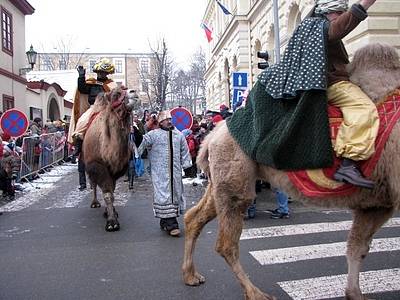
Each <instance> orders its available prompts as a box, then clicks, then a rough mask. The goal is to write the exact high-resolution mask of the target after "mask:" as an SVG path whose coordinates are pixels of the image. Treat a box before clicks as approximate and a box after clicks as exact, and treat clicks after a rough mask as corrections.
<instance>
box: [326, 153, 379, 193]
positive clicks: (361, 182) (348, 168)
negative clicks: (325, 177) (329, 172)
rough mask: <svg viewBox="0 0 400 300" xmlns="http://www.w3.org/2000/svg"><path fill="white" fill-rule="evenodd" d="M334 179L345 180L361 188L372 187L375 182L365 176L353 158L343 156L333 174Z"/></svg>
mask: <svg viewBox="0 0 400 300" xmlns="http://www.w3.org/2000/svg"><path fill="white" fill-rule="evenodd" d="M333 178H335V180H336V181H340V182H347V183H350V184H352V185H355V186H359V187H362V188H367V189H373V188H374V186H375V182H374V181H372V180H369V179H367V178H365V177H364V176H363V175H362V174H361V172H360V170H359V169H358V166H357V164H356V162H355V161H354V160H351V159H348V158H344V159H343V161H342V163H341V164H340V167H339V169H338V170H337V171H336V173H335V174H334V175H333Z"/></svg>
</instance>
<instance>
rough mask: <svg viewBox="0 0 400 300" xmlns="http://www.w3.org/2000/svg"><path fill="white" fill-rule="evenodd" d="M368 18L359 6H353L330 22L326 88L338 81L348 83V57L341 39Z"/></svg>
mask: <svg viewBox="0 0 400 300" xmlns="http://www.w3.org/2000/svg"><path fill="white" fill-rule="evenodd" d="M367 16H368V14H367V12H366V10H365V9H364V8H363V7H362V6H361V5H360V4H354V5H353V6H352V7H351V8H350V10H349V11H347V12H345V13H343V14H341V15H340V16H339V17H338V18H337V19H336V20H334V21H331V22H330V25H329V31H328V47H327V48H328V49H327V53H328V54H327V55H328V66H327V67H328V70H327V73H328V86H331V85H332V84H334V83H337V82H339V81H349V74H348V72H347V71H346V65H347V64H348V63H349V56H348V54H347V52H346V49H345V47H344V45H343V42H342V39H343V38H344V37H345V36H346V35H348V34H349V33H350V32H351V31H352V30H353V29H354V28H356V27H357V25H358V24H360V22H361V21H362V20H364V19H365V18H366V17H367Z"/></svg>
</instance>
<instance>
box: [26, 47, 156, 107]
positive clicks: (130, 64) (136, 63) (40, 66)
mask: <svg viewBox="0 0 400 300" xmlns="http://www.w3.org/2000/svg"><path fill="white" fill-rule="evenodd" d="M101 58H108V59H109V60H110V61H111V62H112V63H113V64H114V66H115V73H114V74H112V75H110V76H109V78H111V79H113V80H114V81H115V82H116V83H117V84H119V85H124V86H125V87H127V88H129V89H134V90H136V91H137V92H138V94H139V99H140V101H141V105H142V107H144V108H147V107H149V97H152V95H151V90H150V89H149V79H148V77H149V76H148V74H150V73H151V72H152V66H153V65H154V63H153V61H152V60H154V55H153V54H152V53H39V54H38V62H37V64H36V65H35V69H34V72H35V71H39V74H40V72H47V73H51V72H62V71H71V70H76V68H77V67H78V66H80V65H81V66H83V67H84V68H85V69H86V75H87V77H94V78H96V74H95V73H93V66H94V64H95V63H96V62H98V61H99V60H100V59H101ZM75 73H76V78H75V87H74V88H76V79H77V78H78V73H77V72H75ZM68 93H70V91H68ZM67 100H69V99H67Z"/></svg>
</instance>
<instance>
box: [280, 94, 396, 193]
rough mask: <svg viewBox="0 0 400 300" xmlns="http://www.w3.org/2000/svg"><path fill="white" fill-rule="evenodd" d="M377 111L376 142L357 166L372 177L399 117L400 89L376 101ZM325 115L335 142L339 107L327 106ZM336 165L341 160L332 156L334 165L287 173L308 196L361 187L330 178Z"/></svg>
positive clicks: (339, 120) (353, 191)
mask: <svg viewBox="0 0 400 300" xmlns="http://www.w3.org/2000/svg"><path fill="white" fill-rule="evenodd" d="M377 110H378V115H379V119H380V123H379V131H378V136H377V138H376V141H375V154H374V155H373V156H372V157H371V158H369V159H368V160H366V161H363V162H362V163H361V164H360V169H361V171H362V173H363V174H364V176H366V177H369V176H371V174H372V172H373V171H374V168H375V166H376V164H377V162H378V160H379V158H380V156H381V154H382V151H383V149H384V147H385V143H386V141H387V139H388V138H389V136H390V133H391V131H392V129H393V127H394V125H395V124H396V123H397V121H398V120H399V118H400V89H397V90H395V91H394V92H393V93H391V94H390V95H387V96H386V97H385V98H384V99H383V100H382V101H380V102H378V103H377ZM328 115H329V125H330V132H331V140H332V142H333V143H334V142H335V139H336V136H337V133H338V130H339V126H340V124H341V123H342V121H343V117H342V113H341V111H340V109H339V108H338V107H335V106H331V105H330V106H329V107H328ZM339 165H340V159H339V158H338V157H336V156H335V157H334V164H333V165H332V166H331V167H329V168H324V169H313V170H299V171H291V172H287V174H288V177H289V179H290V180H291V182H292V183H293V184H294V185H295V186H296V188H297V189H298V190H299V191H300V192H302V193H303V194H304V195H305V196H308V197H329V196H346V195H350V194H353V193H355V192H357V191H358V190H359V189H360V188H358V187H355V186H353V185H351V184H347V183H341V182H338V181H336V180H334V179H333V174H334V173H335V171H336V170H337V168H338V167H339Z"/></svg>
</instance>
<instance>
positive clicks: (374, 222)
mask: <svg viewBox="0 0 400 300" xmlns="http://www.w3.org/2000/svg"><path fill="white" fill-rule="evenodd" d="M392 214H393V209H390V208H371V209H359V210H355V211H354V212H353V225H352V227H351V230H350V233H349V236H348V239H347V264H348V277H347V287H346V299H349V300H350V299H351V300H363V299H367V298H366V297H364V296H363V295H362V293H361V290H360V283H359V274H360V269H361V264H362V261H363V259H364V258H365V257H366V256H367V254H368V251H369V246H370V243H371V241H372V237H373V235H374V234H375V232H376V231H377V230H378V229H379V228H381V227H382V225H383V224H384V223H385V222H386V221H387V220H388V219H389V218H390V217H391V216H392Z"/></svg>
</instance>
